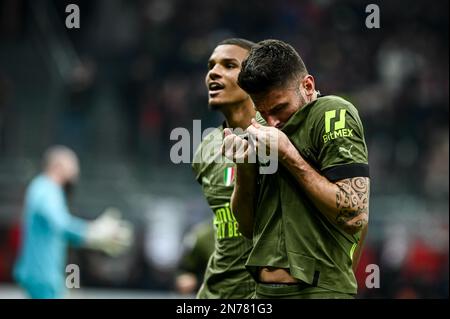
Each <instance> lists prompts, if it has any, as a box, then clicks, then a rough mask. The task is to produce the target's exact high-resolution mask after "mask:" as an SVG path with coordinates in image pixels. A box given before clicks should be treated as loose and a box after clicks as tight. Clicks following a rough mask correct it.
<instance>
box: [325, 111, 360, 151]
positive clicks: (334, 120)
mask: <svg viewBox="0 0 450 319" xmlns="http://www.w3.org/2000/svg"><path fill="white" fill-rule="evenodd" d="M345 113H346V110H345V109H341V110H339V116H338V117H337V112H336V110H331V111H326V112H325V134H324V135H323V142H324V143H327V142H328V141H331V140H335V139H337V138H340V137H351V136H353V129H347V128H345Z"/></svg>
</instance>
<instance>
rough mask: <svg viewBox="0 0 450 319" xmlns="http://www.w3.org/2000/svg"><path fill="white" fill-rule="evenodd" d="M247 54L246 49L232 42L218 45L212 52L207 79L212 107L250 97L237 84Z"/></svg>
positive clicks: (209, 101) (238, 101)
mask: <svg viewBox="0 0 450 319" xmlns="http://www.w3.org/2000/svg"><path fill="white" fill-rule="evenodd" d="M247 55H248V51H247V50H246V49H243V48H241V47H239V46H237V45H230V44H224V45H219V46H217V47H216V49H215V50H214V52H213V53H212V54H211V57H210V58H209V61H208V70H209V71H208V73H207V74H206V79H205V82H206V87H207V88H208V104H209V105H210V107H211V108H215V109H216V108H219V107H222V106H224V105H230V104H238V103H241V102H243V101H245V100H246V99H249V98H250V97H249V96H248V94H247V93H245V91H244V90H242V89H241V88H240V87H239V85H238V84H237V79H238V75H239V72H240V71H241V63H242V61H243V60H244V59H245V58H246V57H247Z"/></svg>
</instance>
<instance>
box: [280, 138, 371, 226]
mask: <svg viewBox="0 0 450 319" xmlns="http://www.w3.org/2000/svg"><path fill="white" fill-rule="evenodd" d="M284 137H285V138H286V139H287V137H286V136H285V135H284ZM285 143H286V147H285V148H283V149H280V161H281V163H282V164H283V165H284V166H285V167H286V168H287V169H288V170H289V172H290V173H291V174H292V176H293V177H294V178H295V180H296V181H297V182H298V183H299V185H300V186H301V187H302V189H304V190H305V192H306V193H307V194H308V196H309V198H310V199H311V200H312V202H313V203H314V204H315V205H316V207H317V208H318V209H319V211H320V212H321V213H322V214H323V215H325V216H326V217H327V218H328V219H329V220H331V221H332V222H333V223H335V224H336V225H337V226H339V227H340V228H341V229H342V230H344V231H345V232H346V233H348V234H355V233H357V232H359V231H360V230H362V229H363V228H364V226H365V225H366V224H367V222H368V219H369V185H370V181H369V178H367V177H353V178H347V179H343V180H340V181H337V182H334V183H333V182H330V181H329V180H328V179H327V178H326V177H324V176H322V175H321V174H319V173H318V172H317V171H316V170H315V169H313V168H312V167H311V165H309V164H308V163H307V162H306V161H305V160H304V159H303V157H302V156H301V155H300V153H299V152H298V151H297V149H296V148H295V147H294V145H292V143H291V142H290V141H289V140H288V139H287V141H285Z"/></svg>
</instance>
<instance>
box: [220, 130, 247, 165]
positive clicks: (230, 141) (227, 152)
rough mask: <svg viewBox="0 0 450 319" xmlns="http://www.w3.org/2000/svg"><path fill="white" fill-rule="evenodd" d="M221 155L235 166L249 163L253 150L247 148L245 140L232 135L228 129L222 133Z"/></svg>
mask: <svg viewBox="0 0 450 319" xmlns="http://www.w3.org/2000/svg"><path fill="white" fill-rule="evenodd" d="M223 134H224V139H223V143H222V154H223V155H224V156H225V157H226V158H227V159H229V160H231V161H233V162H234V163H236V164H243V163H249V158H250V156H251V155H252V154H253V152H254V150H252V149H251V148H250V147H249V143H248V141H247V140H246V139H244V138H242V137H240V136H238V135H236V134H233V133H232V132H231V130H230V129H228V128H226V129H225V130H224V131H223Z"/></svg>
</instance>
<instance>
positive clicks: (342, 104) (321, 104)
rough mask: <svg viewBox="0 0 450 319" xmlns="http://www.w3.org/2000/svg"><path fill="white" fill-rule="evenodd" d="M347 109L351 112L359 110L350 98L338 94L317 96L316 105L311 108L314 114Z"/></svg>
mask: <svg viewBox="0 0 450 319" xmlns="http://www.w3.org/2000/svg"><path fill="white" fill-rule="evenodd" d="M336 109H346V110H348V111H351V112H357V109H356V107H355V106H354V105H353V104H352V103H351V102H350V101H348V100H346V99H344V98H343V97H340V96H337V95H326V96H321V97H319V98H317V101H316V103H315V104H314V107H312V108H311V112H312V113H313V114H322V113H323V112H326V111H331V110H336Z"/></svg>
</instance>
